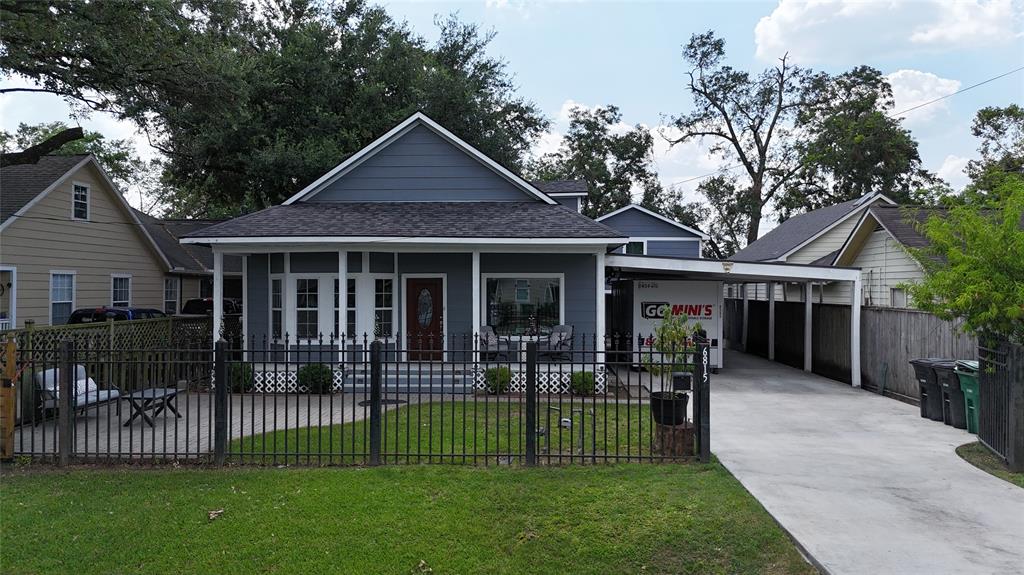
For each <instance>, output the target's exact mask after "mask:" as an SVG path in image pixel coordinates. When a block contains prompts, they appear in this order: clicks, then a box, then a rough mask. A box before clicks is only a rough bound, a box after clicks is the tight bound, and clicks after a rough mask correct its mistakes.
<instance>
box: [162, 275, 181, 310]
mask: <svg viewBox="0 0 1024 575" xmlns="http://www.w3.org/2000/svg"><path fill="white" fill-rule="evenodd" d="M178 286H179V283H178V278H176V277H173V278H164V313H166V314H168V315H174V314H176V313H178Z"/></svg>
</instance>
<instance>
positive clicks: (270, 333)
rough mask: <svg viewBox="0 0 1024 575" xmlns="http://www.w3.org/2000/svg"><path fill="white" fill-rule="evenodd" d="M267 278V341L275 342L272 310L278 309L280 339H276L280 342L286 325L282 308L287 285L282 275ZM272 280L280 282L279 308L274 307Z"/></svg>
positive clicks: (283, 308)
mask: <svg viewBox="0 0 1024 575" xmlns="http://www.w3.org/2000/svg"><path fill="white" fill-rule="evenodd" d="M267 259H268V260H269V259H270V258H267ZM268 267H269V264H268ZM269 278H270V279H269V280H268V281H267V339H268V340H269V341H270V342H273V341H275V339H274V310H275V309H278V310H281V336H280V339H278V340H277V341H281V340H283V339H284V334H285V326H286V324H287V320H286V315H287V313H286V312H285V307H284V303H285V297H284V292H285V290H287V289H288V287H287V284H286V283H285V275H284V274H283V273H274V274H270V275H269ZM274 280H279V281H280V282H281V307H274Z"/></svg>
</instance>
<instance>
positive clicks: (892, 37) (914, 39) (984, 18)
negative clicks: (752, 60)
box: [754, 0, 1022, 64]
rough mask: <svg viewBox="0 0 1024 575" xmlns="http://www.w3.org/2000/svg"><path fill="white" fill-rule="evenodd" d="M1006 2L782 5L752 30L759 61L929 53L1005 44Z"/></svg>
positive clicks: (1010, 28)
mask: <svg viewBox="0 0 1024 575" xmlns="http://www.w3.org/2000/svg"><path fill="white" fill-rule="evenodd" d="M1021 12H1022V11H1021V8H1020V6H1019V5H1015V4H1013V2H1012V1H1011V0H989V1H984V0H965V1H956V2H951V1H948V0H925V1H916V2H907V1H900V0H892V1H888V2H864V1H860V0H780V2H779V5H778V6H777V7H776V8H775V10H774V11H772V13H771V14H769V15H768V16H765V17H763V18H761V20H760V21H759V22H758V23H757V25H756V26H755V27H754V40H755V43H756V44H757V50H756V54H757V57H758V58H760V59H761V60H763V61H775V60H776V59H777V58H779V57H781V56H782V55H783V54H785V53H787V52H788V53H789V55H790V57H791V58H792V60H793V61H796V62H801V63H810V62H822V61H830V62H840V63H843V64H848V63H849V62H850V60H852V59H857V60H858V61H863V60H864V59H865V58H872V57H881V56H890V55H892V54H894V53H901V52H905V53H909V52H914V51H920V50H923V49H928V50H932V51H951V50H956V49H961V48H967V47H971V48H977V47H988V46H997V45H1003V44H1006V43H1008V42H1012V41H1014V39H1015V38H1019V37H1020V25H1021V20H1022V16H1021Z"/></svg>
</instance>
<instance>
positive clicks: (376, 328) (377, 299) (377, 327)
mask: <svg viewBox="0 0 1024 575" xmlns="http://www.w3.org/2000/svg"><path fill="white" fill-rule="evenodd" d="M394 287H395V285H394V281H393V280H391V279H377V280H374V288H373V300H374V301H373V334H374V335H375V336H378V337H391V335H392V333H393V330H394V323H393V318H394V304H393V302H394Z"/></svg>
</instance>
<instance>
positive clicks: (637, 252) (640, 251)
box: [626, 242, 644, 256]
mask: <svg viewBox="0 0 1024 575" xmlns="http://www.w3.org/2000/svg"><path fill="white" fill-rule="evenodd" d="M626 253H627V254H629V255H632V256H642V255H644V243H643V242H629V243H628V244H626Z"/></svg>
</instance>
